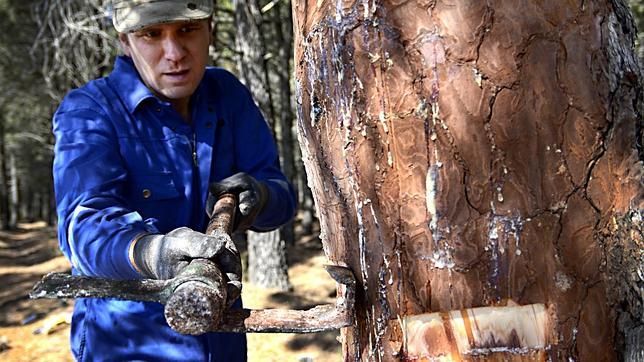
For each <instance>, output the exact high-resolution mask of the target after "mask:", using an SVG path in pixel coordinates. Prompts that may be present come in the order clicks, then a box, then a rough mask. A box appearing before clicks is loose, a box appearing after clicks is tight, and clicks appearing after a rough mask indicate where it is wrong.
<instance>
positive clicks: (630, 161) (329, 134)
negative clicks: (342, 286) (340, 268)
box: [293, 0, 644, 361]
mask: <svg viewBox="0 0 644 362" xmlns="http://www.w3.org/2000/svg"><path fill="white" fill-rule="evenodd" d="M293 10H294V24H295V25H294V27H295V44H296V50H295V64H296V77H297V81H296V86H297V88H296V92H297V99H298V102H300V103H299V104H298V105H297V108H298V127H299V132H300V141H301V147H302V153H303V160H304V163H305V166H306V170H307V173H308V175H309V178H310V184H311V185H312V188H313V194H314V197H315V201H316V204H317V206H318V216H319V218H320V223H321V229H322V230H321V231H322V240H323V241H324V247H325V252H326V254H327V256H328V257H329V258H330V259H331V260H332V261H334V262H336V263H341V264H343V263H346V264H348V265H349V266H350V267H351V268H352V269H353V270H354V272H355V274H356V276H357V277H358V279H359V285H360V290H359V293H358V302H357V306H356V313H357V319H356V324H355V325H354V326H353V327H351V328H347V329H345V330H343V332H342V336H343V351H344V354H345V358H346V359H355V360H376V361H391V360H395V359H400V358H403V357H406V358H411V359H413V358H428V359H432V358H439V357H441V356H443V357H444V356H449V355H454V354H458V353H460V352H459V351H460V350H454V345H453V344H451V345H448V346H446V347H445V348H439V347H440V346H438V347H436V346H432V345H431V343H432V340H431V339H432V338H431V337H432V336H426V337H425V338H420V339H419V340H406V339H405V336H409V335H410V333H411V332H413V331H412V330H410V327H409V324H407V323H406V321H409V320H411V319H413V316H415V315H420V314H425V313H430V312H448V311H458V310H461V309H463V308H473V307H482V306H501V307H503V306H505V307H507V308H510V307H511V306H512V305H513V303H518V304H519V305H528V304H533V303H541V304H544V305H545V307H546V308H547V310H548V311H549V313H551V317H552V324H551V325H548V326H546V327H547V331H546V332H547V333H549V334H550V335H552V336H554V337H553V339H551V340H549V341H548V343H549V345H548V346H545V348H540V349H539V350H538V351H534V350H528V351H526V350H522V349H519V348H517V346H516V344H512V343H510V344H503V341H500V342H499V341H496V344H495V343H490V344H488V345H487V346H486V347H485V348H481V349H480V350H479V351H478V353H488V354H486V355H485V356H482V357H481V359H487V358H490V359H492V358H499V360H520V359H521V358H526V356H525V355H528V356H527V357H535V356H540V357H541V358H551V359H552V360H568V359H569V358H574V359H575V360H580V361H592V360H596V358H597V356H602V357H601V358H602V359H604V360H615V359H617V357H618V354H619V353H624V351H625V350H628V348H630V346H625V343H626V341H627V340H629V339H632V338H636V337H633V336H634V333H636V331H637V330H638V328H641V326H642V325H643V324H644V321H643V317H642V315H643V311H644V310H643V308H642V296H641V288H642V287H643V286H644V280H642V277H641V275H644V273H643V272H644V269H643V266H642V260H643V256H642V253H643V251H642V250H644V249H643V248H644V241H643V239H642V216H644V215H643V214H644V211H643V210H642V206H643V199H642V196H643V194H642V175H643V167H642V163H641V160H642V159H643V156H644V153H643V151H644V150H643V149H642V109H643V107H642V98H643V89H642V83H641V79H642V78H641V73H640V70H639V68H638V65H637V59H636V57H635V55H634V53H633V36H634V34H635V30H634V27H633V23H632V19H631V17H630V15H629V13H628V10H627V7H626V5H625V4H624V2H623V1H620V0H612V1H593V2H585V1H584V2H581V3H579V2H561V1H556V0H547V1H541V2H523V1H522V2H516V1H487V2H480V1H460V2H451V3H446V2H442V1H418V2H417V1H408V2H398V1H373V2H370V1H363V2H356V1H344V2H294V3H293ZM510 300H511V301H512V302H510ZM442 315H443V316H446V315H447V314H442ZM549 318H550V317H549ZM508 332H509V331H508ZM444 333H446V334H447V333H448V332H444ZM450 333H451V332H450ZM508 342H511V341H508ZM515 343H516V341H515ZM420 345H422V346H420ZM419 346H420V347H424V349H419ZM639 348H641V346H640V347H639ZM418 351H420V352H418ZM627 353H630V352H627ZM638 353H641V352H637V351H635V352H634V354H633V355H635V356H639V354H638Z"/></svg>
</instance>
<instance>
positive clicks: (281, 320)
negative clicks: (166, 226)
mask: <svg viewBox="0 0 644 362" xmlns="http://www.w3.org/2000/svg"><path fill="white" fill-rule="evenodd" d="M325 268H326V269H327V271H329V274H330V275H331V276H332V277H333V278H334V279H335V280H336V281H337V282H338V283H340V284H341V285H342V286H343V288H341V291H340V292H341V296H339V297H338V300H337V302H336V304H323V305H319V306H316V307H314V308H311V309H308V310H288V309H230V310H228V311H227V312H225V314H224V316H223V318H222V320H221V322H220V323H219V325H218V326H216V327H214V328H213V329H211V330H210V331H212V332H239V333H314V332H322V331H328V330H334V329H339V328H342V327H347V326H350V325H351V324H352V323H353V319H354V310H353V305H354V301H355V300H354V298H355V277H354V276H353V273H352V272H351V270H350V269H348V268H345V267H341V266H333V265H331V266H329V265H326V266H325ZM176 285H177V284H176V281H172V280H151V279H145V280H109V279H103V278H93V277H86V276H72V275H69V274H65V273H49V274H47V275H46V276H45V277H44V278H43V280H42V281H40V282H39V283H38V284H36V286H34V289H33V291H32V292H31V293H30V295H29V296H30V297H31V298H32V299H35V298H117V299H126V300H138V301H147V302H158V303H162V304H164V303H165V302H167V301H168V298H169V297H170V296H171V295H172V293H173V292H174V290H175V287H176Z"/></svg>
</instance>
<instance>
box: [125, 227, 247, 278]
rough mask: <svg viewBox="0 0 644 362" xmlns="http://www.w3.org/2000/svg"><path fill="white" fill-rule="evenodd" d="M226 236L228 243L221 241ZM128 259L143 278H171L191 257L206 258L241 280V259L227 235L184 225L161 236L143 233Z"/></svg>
mask: <svg viewBox="0 0 644 362" xmlns="http://www.w3.org/2000/svg"><path fill="white" fill-rule="evenodd" d="M225 239H228V240H229V241H228V242H225V241H224V242H222V240H225ZM132 258H133V259H134V262H135V264H136V267H138V269H139V270H140V271H141V274H143V276H144V277H146V278H153V279H161V280H165V279H171V278H173V277H175V276H176V275H177V274H178V273H179V272H180V271H181V270H182V269H183V268H185V267H186V266H187V265H188V264H190V261H191V260H192V259H197V258H202V259H210V260H212V261H213V262H215V264H217V266H218V267H219V269H220V270H221V271H222V272H223V273H224V274H226V275H227V276H228V279H229V280H228V281H229V282H238V283H241V259H240V257H239V252H238V251H237V248H236V247H235V244H233V242H232V241H230V239H229V238H216V237H211V236H208V235H206V234H203V233H200V232H197V231H194V230H192V229H190V228H187V227H181V228H178V229H174V230H172V231H171V232H169V233H167V234H165V235H146V236H143V237H142V238H141V239H139V240H138V241H137V242H136V244H135V245H134V247H133V251H132Z"/></svg>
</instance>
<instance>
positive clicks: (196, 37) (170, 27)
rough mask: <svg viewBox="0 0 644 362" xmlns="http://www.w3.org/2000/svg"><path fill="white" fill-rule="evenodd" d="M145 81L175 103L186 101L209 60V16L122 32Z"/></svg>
mask: <svg viewBox="0 0 644 362" xmlns="http://www.w3.org/2000/svg"><path fill="white" fill-rule="evenodd" d="M119 39H120V41H121V44H122V46H123V49H124V51H125V54H126V55H128V56H130V57H131V58H132V60H133V61H134V65H135V66H136V69H137V70H138V71H139V74H140V75H141V78H142V79H143V82H144V83H145V84H146V85H147V86H148V87H149V88H150V89H151V90H152V91H153V92H154V93H156V94H157V95H158V96H160V97H161V98H163V99H165V100H167V101H170V102H171V103H173V104H186V105H187V102H188V101H189V100H190V96H191V95H192V93H194V91H195V89H197V86H198V85H199V82H201V78H202V77H203V74H204V72H205V67H206V63H207V62H208V45H209V43H210V24H209V21H208V20H200V21H180V22H174V23H167V24H155V25H151V26H148V27H146V28H143V29H141V30H138V31H135V32H132V33H127V34H119Z"/></svg>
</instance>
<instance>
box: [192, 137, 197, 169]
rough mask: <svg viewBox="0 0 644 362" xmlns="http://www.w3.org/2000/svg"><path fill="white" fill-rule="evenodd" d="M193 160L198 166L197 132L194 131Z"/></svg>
mask: <svg viewBox="0 0 644 362" xmlns="http://www.w3.org/2000/svg"><path fill="white" fill-rule="evenodd" d="M191 145H192V162H193V164H194V165H195V166H198V164H197V132H192V142H191Z"/></svg>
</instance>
